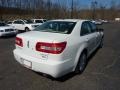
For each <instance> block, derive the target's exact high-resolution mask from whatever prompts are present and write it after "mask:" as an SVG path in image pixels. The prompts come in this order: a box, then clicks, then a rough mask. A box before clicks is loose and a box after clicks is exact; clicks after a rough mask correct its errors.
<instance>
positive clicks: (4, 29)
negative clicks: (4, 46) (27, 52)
mask: <svg viewBox="0 0 120 90" xmlns="http://www.w3.org/2000/svg"><path fill="white" fill-rule="evenodd" d="M15 34H17V31H16V30H15V29H14V28H13V27H12V26H9V25H7V24H5V23H2V22H0V37H1V36H8V35H15Z"/></svg>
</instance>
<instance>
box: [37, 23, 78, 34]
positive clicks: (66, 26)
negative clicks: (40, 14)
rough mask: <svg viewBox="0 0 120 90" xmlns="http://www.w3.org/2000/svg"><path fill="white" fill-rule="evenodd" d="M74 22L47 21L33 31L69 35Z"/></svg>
mask: <svg viewBox="0 0 120 90" xmlns="http://www.w3.org/2000/svg"><path fill="white" fill-rule="evenodd" d="M75 24H76V22H63V21H48V22H45V23H44V24H42V25H40V26H38V27H37V28H36V29H35V31H41V32H51V33H62V34H70V33H71V32H72V30H73V28H74V27H75Z"/></svg>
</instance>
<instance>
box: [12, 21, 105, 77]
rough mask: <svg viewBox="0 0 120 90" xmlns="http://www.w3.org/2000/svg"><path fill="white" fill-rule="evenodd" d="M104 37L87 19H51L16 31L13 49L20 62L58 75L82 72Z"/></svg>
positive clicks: (100, 45) (54, 75)
mask: <svg viewBox="0 0 120 90" xmlns="http://www.w3.org/2000/svg"><path fill="white" fill-rule="evenodd" d="M103 37H104V34H103V31H102V29H97V27H96V25H95V24H93V23H92V22H91V21H89V20H78V19H60V20H51V21H47V22H45V23H44V24H42V25H41V26H39V27H37V28H36V29H35V30H34V31H30V32H26V33H23V34H18V35H17V37H16V41H15V43H16V48H15V49H14V51H13V53H14V56H15V59H16V60H17V61H18V62H19V63H20V64H22V65H23V66H25V67H27V68H29V69H31V70H34V71H37V72H42V73H44V74H47V75H50V76H52V77H55V78H58V77H61V76H63V75H65V74H67V73H70V72H76V73H81V72H83V71H84V69H85V67H86V64H87V58H88V57H89V56H90V55H91V54H92V53H93V52H94V51H95V49H97V48H98V47H102V45H103Z"/></svg>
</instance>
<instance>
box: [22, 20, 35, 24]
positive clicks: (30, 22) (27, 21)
mask: <svg viewBox="0 0 120 90" xmlns="http://www.w3.org/2000/svg"><path fill="white" fill-rule="evenodd" d="M24 21H25V23H27V24H32V23H33V21H32V20H24Z"/></svg>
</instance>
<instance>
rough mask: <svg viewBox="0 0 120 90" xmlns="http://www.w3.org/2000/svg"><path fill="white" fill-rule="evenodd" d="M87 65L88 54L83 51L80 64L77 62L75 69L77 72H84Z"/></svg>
mask: <svg viewBox="0 0 120 90" xmlns="http://www.w3.org/2000/svg"><path fill="white" fill-rule="evenodd" d="M86 65H87V55H86V53H85V52H83V53H82V54H81V55H80V58H79V61H78V64H77V66H76V69H75V73H77V74H78V73H82V72H83V71H84V70H85V67H86Z"/></svg>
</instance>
